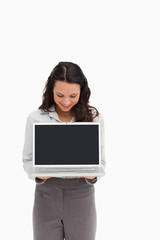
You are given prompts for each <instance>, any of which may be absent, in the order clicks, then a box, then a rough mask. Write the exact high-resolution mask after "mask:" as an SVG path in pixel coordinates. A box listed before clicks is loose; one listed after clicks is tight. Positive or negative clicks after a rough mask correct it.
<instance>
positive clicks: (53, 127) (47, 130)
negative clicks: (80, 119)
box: [33, 122, 100, 167]
mask: <svg viewBox="0 0 160 240" xmlns="http://www.w3.org/2000/svg"><path fill="white" fill-rule="evenodd" d="M99 126H100V125H99V123H92V124H91V123H77V122H76V123H65V124H64V123H52V124H50V123H49V124H48V123H47V124H46V123H35V124H34V126H33V127H34V129H33V130H34V131H33V135H34V136H33V158H34V161H33V162H34V166H47V167H48V166H53V165H56V166H58V165H60V166H61V165H65V166H67V165H69V166H71V165H82V166H83V165H89V166H90V165H99V162H100V156H99V152H100V151H99V149H100V142H99V140H100V137H99V132H100V131H99Z"/></svg>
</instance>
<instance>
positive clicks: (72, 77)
mask: <svg viewBox="0 0 160 240" xmlns="http://www.w3.org/2000/svg"><path fill="white" fill-rule="evenodd" d="M57 80H58V81H64V82H68V83H77V84H79V85H80V89H81V92H80V98H79V101H78V103H77V104H76V105H75V106H74V107H73V110H74V116H75V121H76V122H92V121H93V119H94V118H95V117H96V116H98V115H99V112H98V110H97V109H96V108H95V107H92V106H90V105H89V98H90V95H91V91H90V89H89V87H88V81H87V79H86V77H85V75H84V74H83V72H82V70H81V68H80V67H79V66H78V65H77V64H75V63H71V62H59V64H58V65H57V66H56V67H55V68H54V69H53V70H52V72H51V74H50V76H49V77H48V80H47V82H46V84H45V88H44V90H43V96H42V104H41V105H40V106H39V109H41V110H43V111H45V112H50V111H51V110H50V107H51V106H52V105H55V101H54V96H53V88H54V85H55V82H56V81H57Z"/></svg>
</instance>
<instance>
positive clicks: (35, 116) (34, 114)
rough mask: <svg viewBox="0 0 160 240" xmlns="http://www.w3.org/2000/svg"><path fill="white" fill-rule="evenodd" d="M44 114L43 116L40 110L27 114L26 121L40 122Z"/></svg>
mask: <svg viewBox="0 0 160 240" xmlns="http://www.w3.org/2000/svg"><path fill="white" fill-rule="evenodd" d="M44 114H45V112H44V111H42V110H41V109H37V110H33V111H31V112H30V113H29V114H28V119H29V120H30V121H31V122H34V121H37V120H41V119H42V118H43V115H44Z"/></svg>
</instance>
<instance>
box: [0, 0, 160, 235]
mask: <svg viewBox="0 0 160 240" xmlns="http://www.w3.org/2000/svg"><path fill="white" fill-rule="evenodd" d="M159 13H160V7H159V1H155V0H152V1H151V0H150V1H149V0H145V1H143V0H134V1H127V0H121V1H118V0H112V1H111V0H109V1H102V0H97V1H94V0H81V1H78V0H77V1H75V0H57V1H54V0H52V1H51V0H45V1H42V0H32V1H30V0H28V1H20V0H19V1H18V0H15V1H11V0H10V1H7V0H5V1H1V2H0V25H1V26H0V27H1V28H0V29H1V30H0V31H1V33H0V34H1V37H0V42H1V43H0V69H1V71H0V81H1V91H0V92H1V93H0V107H1V124H0V125H1V126H0V139H1V145H0V146H1V204H0V208H1V209H0V212H1V221H2V223H1V235H2V236H3V238H4V239H10V238H11V236H12V238H13V239H23V240H28V239H32V205H33V199H34V188H35V183H34V182H33V181H32V180H29V179H28V178H27V175H26V174H25V172H24V171H23V167H22V150H23V144H24V129H25V124H26V118H27V116H28V114H29V113H30V112H31V111H33V110H36V109H37V108H38V107H39V105H40V104H41V96H42V91H43V88H44V85H45V82H46V80H47V78H48V76H49V74H50V72H51V70H52V68H53V67H54V66H55V65H57V64H58V62H59V61H72V62H75V63H77V64H78V65H79V66H80V67H81V68H82V70H83V71H84V73H85V75H86V77H87V79H88V82H89V87H90V88H91V98H90V103H91V105H93V106H95V107H97V109H98V110H99V111H100V112H101V113H102V114H103V116H104V119H105V129H106V162H107V167H106V176H105V177H104V178H102V179H101V180H100V181H99V182H97V183H96V204H97V214H98V227H97V237H96V239H97V240H99V239H101V240H106V239H107V240H117V239H123V240H128V239H129V240H132V239H133V240H135V239H136V240H141V239H145V240H152V239H154V240H159V239H160V230H159V226H160V192H159V190H160V186H159V185H160V162H159V161H160V112H159V110H160V108H159V104H160V88H159V82H160V72H159V67H160V44H159V43H160V14H159Z"/></svg>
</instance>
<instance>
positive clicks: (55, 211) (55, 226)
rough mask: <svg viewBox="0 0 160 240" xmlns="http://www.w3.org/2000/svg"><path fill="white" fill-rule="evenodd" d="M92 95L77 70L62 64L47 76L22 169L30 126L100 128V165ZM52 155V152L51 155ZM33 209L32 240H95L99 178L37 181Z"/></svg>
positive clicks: (30, 119)
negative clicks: (58, 124)
mask: <svg viewBox="0 0 160 240" xmlns="http://www.w3.org/2000/svg"><path fill="white" fill-rule="evenodd" d="M89 97H90V89H89V87H88V82H87V79H86V77H85V76H84V74H83V72H82V70H81V68H80V67H79V66H78V65H77V64H74V63H71V62H60V63H59V64H58V65H57V66H56V67H55V68H54V69H53V71H52V72H51V74H50V76H49V77H48V80H47V82H46V85H45V89H44V92H43V100H42V104H41V106H40V107H39V109H38V110H36V111H34V112H31V113H30V115H29V116H28V119H27V124H26V131H25V144H24V150H23V163H24V169H25V171H26V172H27V173H28V175H29V177H30V171H31V168H32V125H33V123H34V122H92V121H98V122H100V125H101V136H102V139H101V140H102V141H101V142H102V144H101V145H102V146H101V151H102V152H101V156H102V164H103V166H104V167H105V159H104V123H103V119H102V116H101V115H100V114H99V112H98V111H97V109H96V108H94V107H91V106H90V105H89ZM53 151H54V149H53ZM34 180H35V181H36V189H35V201H34V207H33V233H34V240H51V239H54V240H63V239H65V240H94V239H95V234H96V207H95V193H94V191H95V189H94V183H96V181H97V177H96V176H95V177H77V178H71V177H70V178H69V177H64V178H55V177H40V176H37V177H36V178H35V179H34Z"/></svg>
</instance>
